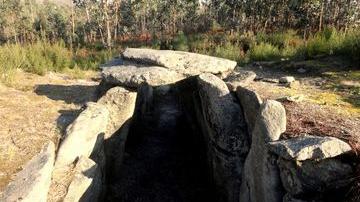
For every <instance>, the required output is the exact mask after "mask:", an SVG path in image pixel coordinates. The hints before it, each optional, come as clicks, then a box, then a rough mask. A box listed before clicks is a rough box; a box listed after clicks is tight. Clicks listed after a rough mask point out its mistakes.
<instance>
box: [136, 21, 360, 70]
mask: <svg viewBox="0 0 360 202" xmlns="http://www.w3.org/2000/svg"><path fill="white" fill-rule="evenodd" d="M167 40H168V41H170V45H169V48H170V49H173V50H182V51H191V52H196V53H201V54H207V55H212V56H217V57H223V58H228V59H231V60H235V61H238V62H239V63H247V62H249V61H269V60H281V59H290V60H307V59H312V58H316V57H321V56H343V57H345V58H347V59H349V60H350V61H352V62H353V63H354V64H358V63H360V30H359V29H353V30H349V31H347V32H346V33H345V32H339V31H337V30H335V29H332V28H327V29H324V30H323V31H321V32H318V33H316V34H314V35H312V36H310V37H308V38H307V39H306V40H304V39H303V38H302V36H300V34H299V33H298V32H296V31H294V30H287V31H284V32H277V33H272V34H265V33H258V34H257V35H253V34H251V33H245V34H234V35H229V34H227V33H211V32H210V33H206V34H193V35H184V34H183V33H180V34H179V35H178V36H175V37H173V38H172V39H167ZM135 44H137V47H151V48H155V49H158V48H159V47H160V41H159V40H158V39H156V40H154V41H153V43H152V44H142V45H140V44H138V43H135Z"/></svg>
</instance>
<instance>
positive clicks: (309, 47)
mask: <svg viewBox="0 0 360 202" xmlns="http://www.w3.org/2000/svg"><path fill="white" fill-rule="evenodd" d="M301 51H302V52H303V53H302V54H303V55H304V56H305V57H306V58H314V57H317V56H324V55H341V56H344V57H348V58H349V59H351V60H352V61H354V62H359V61H360V30H359V29H357V30H356V29H354V30H350V31H348V32H347V33H344V32H338V31H336V30H335V29H328V28H327V29H325V30H324V31H322V32H319V33H317V34H315V36H313V37H312V38H310V39H309V40H308V41H307V44H306V45H305V46H304V47H302V50H301Z"/></svg>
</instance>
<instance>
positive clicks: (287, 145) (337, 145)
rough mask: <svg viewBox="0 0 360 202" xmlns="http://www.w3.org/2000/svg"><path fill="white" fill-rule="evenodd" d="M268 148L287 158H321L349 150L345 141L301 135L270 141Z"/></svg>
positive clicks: (300, 159)
mask: <svg viewBox="0 0 360 202" xmlns="http://www.w3.org/2000/svg"><path fill="white" fill-rule="evenodd" d="M269 148H270V150H271V151H272V152H274V153H276V154H277V155H279V156H280V157H282V158H285V159H288V160H297V161H304V160H308V159H311V160H321V159H326V158H331V157H335V156H338V155H341V154H343V153H346V152H349V151H351V147H350V145H349V144H347V143H346V142H344V141H342V140H339V139H337V138H334V137H318V136H310V135H309V136H303V137H298V138H292V139H289V140H283V141H277V142H270V143H269Z"/></svg>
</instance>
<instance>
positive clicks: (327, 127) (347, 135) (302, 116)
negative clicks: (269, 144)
mask: <svg viewBox="0 0 360 202" xmlns="http://www.w3.org/2000/svg"><path fill="white" fill-rule="evenodd" d="M283 105H284V107H285V109H286V115H287V130H286V132H285V133H284V137H285V138H290V137H294V136H299V135H302V134H309V135H316V136H332V137H337V138H339V139H342V140H344V141H346V142H349V143H350V144H351V146H352V147H353V149H354V151H356V152H357V153H359V152H360V132H359V128H358V127H359V126H360V119H357V118H351V117H343V116H339V115H338V114H336V113H334V112H333V111H330V109H328V108H324V107H322V106H321V105H314V104H309V103H294V102H283Z"/></svg>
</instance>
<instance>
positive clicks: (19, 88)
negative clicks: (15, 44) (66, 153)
mask: <svg viewBox="0 0 360 202" xmlns="http://www.w3.org/2000/svg"><path fill="white" fill-rule="evenodd" d="M87 74H89V75H88V76H90V75H94V73H87ZM15 76H16V81H17V82H15V83H13V87H15V88H9V87H6V86H4V85H2V84H0V95H1V96H0V122H1V124H0V134H1V136H0V162H1V164H0V191H1V190H2V189H3V188H4V187H5V186H6V184H7V183H8V182H9V181H10V180H11V178H12V177H13V175H14V174H15V173H17V172H18V171H19V170H21V169H22V166H23V165H24V164H25V163H26V162H27V161H28V160H29V159H31V158H32V156H34V155H35V154H36V153H37V152H39V151H40V149H41V148H42V146H43V144H44V143H45V142H46V141H48V140H52V141H54V142H58V141H59V138H60V137H61V131H62V130H63V129H64V128H65V127H66V126H67V125H68V124H69V123H70V122H71V121H72V120H73V119H74V118H75V117H76V116H77V114H78V112H79V109H80V108H81V103H83V102H85V101H88V100H91V99H92V93H93V92H94V90H95V86H96V85H97V82H93V81H89V79H87V80H74V79H70V78H69V77H68V76H66V75H62V74H55V73H49V74H46V75H45V76H37V75H34V74H29V73H24V72H21V71H17V73H16V75H15Z"/></svg>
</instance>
